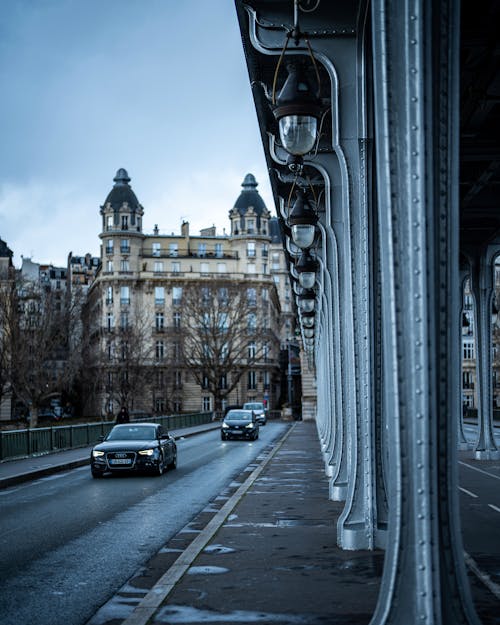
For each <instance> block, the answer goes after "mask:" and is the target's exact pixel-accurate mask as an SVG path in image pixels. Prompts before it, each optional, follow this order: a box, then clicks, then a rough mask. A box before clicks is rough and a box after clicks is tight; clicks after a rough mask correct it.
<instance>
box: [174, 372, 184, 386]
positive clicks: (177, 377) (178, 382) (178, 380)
mask: <svg viewBox="0 0 500 625" xmlns="http://www.w3.org/2000/svg"><path fill="white" fill-rule="evenodd" d="M174 388H182V371H174Z"/></svg>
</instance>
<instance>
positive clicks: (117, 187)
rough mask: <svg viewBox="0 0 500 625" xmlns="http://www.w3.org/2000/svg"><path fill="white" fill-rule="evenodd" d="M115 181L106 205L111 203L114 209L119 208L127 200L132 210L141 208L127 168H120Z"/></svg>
mask: <svg viewBox="0 0 500 625" xmlns="http://www.w3.org/2000/svg"><path fill="white" fill-rule="evenodd" d="M113 181H114V183H115V184H114V187H113V188H112V189H111V191H110V192H109V194H108V197H107V198H106V201H105V202H104V205H105V206H106V204H108V203H109V204H110V205H111V207H112V208H113V209H114V210H118V209H119V208H121V207H122V205H123V204H124V203H125V202H126V203H127V204H128V206H129V208H130V209H131V210H132V211H137V210H138V209H139V208H140V205H139V200H138V199H137V197H136V195H135V193H134V192H133V191H132V188H131V186H130V185H129V182H130V176H129V175H128V173H127V170H126V169H123V168H120V169H119V170H118V171H117V172H116V176H115V177H114V178H113Z"/></svg>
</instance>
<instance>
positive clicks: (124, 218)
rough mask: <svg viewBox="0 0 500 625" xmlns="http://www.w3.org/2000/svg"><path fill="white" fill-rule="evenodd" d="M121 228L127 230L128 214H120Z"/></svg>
mask: <svg viewBox="0 0 500 625" xmlns="http://www.w3.org/2000/svg"><path fill="white" fill-rule="evenodd" d="M122 230H128V215H122Z"/></svg>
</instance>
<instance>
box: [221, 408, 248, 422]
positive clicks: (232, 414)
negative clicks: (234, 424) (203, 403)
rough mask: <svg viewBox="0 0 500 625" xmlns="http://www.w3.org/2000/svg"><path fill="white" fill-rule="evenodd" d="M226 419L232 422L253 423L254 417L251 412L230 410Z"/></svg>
mask: <svg viewBox="0 0 500 625" xmlns="http://www.w3.org/2000/svg"><path fill="white" fill-rule="evenodd" d="M226 419H230V420H231V421H251V420H252V415H251V414H250V413H249V412H243V411H239V410H230V411H229V412H228V413H227V415H226Z"/></svg>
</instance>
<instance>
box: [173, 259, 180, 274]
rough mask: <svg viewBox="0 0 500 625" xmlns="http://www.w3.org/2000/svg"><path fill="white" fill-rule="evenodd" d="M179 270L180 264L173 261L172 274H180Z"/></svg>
mask: <svg viewBox="0 0 500 625" xmlns="http://www.w3.org/2000/svg"><path fill="white" fill-rule="evenodd" d="M180 270H181V264H180V262H178V261H174V262H173V263H172V273H180Z"/></svg>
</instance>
